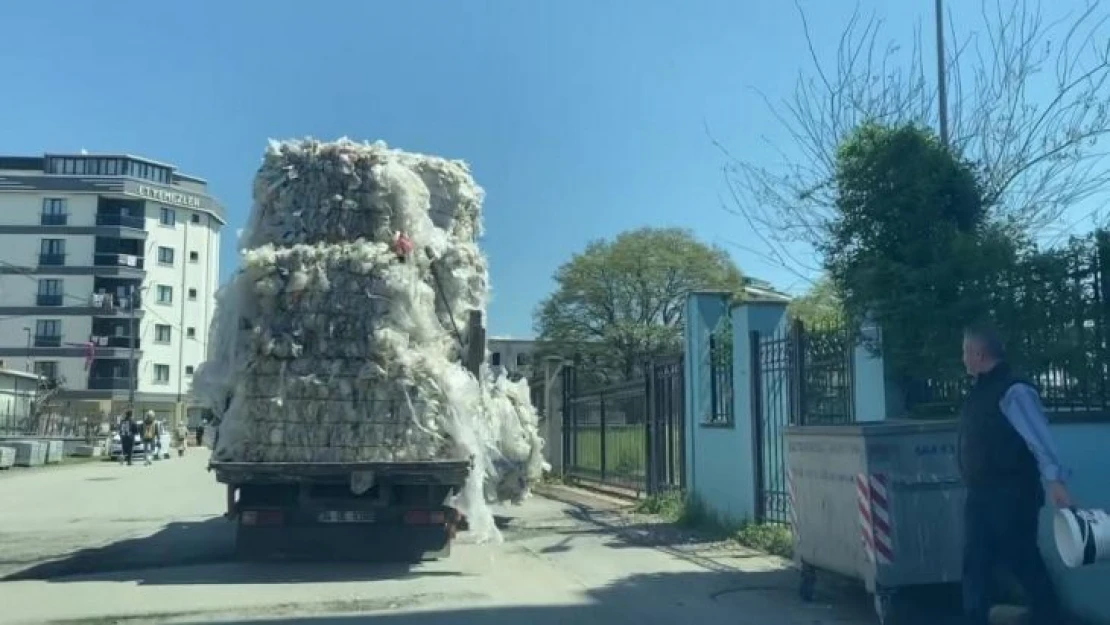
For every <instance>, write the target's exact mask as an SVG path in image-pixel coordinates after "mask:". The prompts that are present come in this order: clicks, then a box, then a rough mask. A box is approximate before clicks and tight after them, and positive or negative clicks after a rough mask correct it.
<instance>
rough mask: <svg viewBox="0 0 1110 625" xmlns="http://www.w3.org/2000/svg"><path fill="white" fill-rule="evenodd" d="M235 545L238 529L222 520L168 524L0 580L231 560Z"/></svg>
mask: <svg viewBox="0 0 1110 625" xmlns="http://www.w3.org/2000/svg"><path fill="white" fill-rule="evenodd" d="M234 546H235V528H234V526H233V525H232V524H231V523H229V522H228V521H227V520H226V519H224V518H222V517H213V518H210V519H205V520H203V521H189V522H175V523H169V524H168V525H166V526H164V527H163V528H162V529H161V530H159V531H157V532H155V533H154V534H151V535H149V536H141V537H137V538H129V539H125V540H120V541H116V542H113V543H110V544H108V545H104V546H100V547H90V548H87V549H81V550H78V551H75V552H73V553H71V554H69V555H67V556H65V557H63V558H58V559H55V560H51V561H48V562H42V563H38V564H34V565H32V566H30V567H28V568H25V569H21V570H18V571H15V572H12V573H8V574H7V575H5V576H4V577H2V578H0V581H3V582H10V581H21V580H51V581H66V580H65V579H64V578H66V577H69V576H75V575H93V574H99V573H112V572H118V571H130V570H141V569H145V568H158V567H166V566H188V565H191V564H212V563H218V562H226V561H228V560H229V559H230V558H231V556H232V554H233V552H234Z"/></svg>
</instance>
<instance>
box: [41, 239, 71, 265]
mask: <svg viewBox="0 0 1110 625" xmlns="http://www.w3.org/2000/svg"><path fill="white" fill-rule="evenodd" d="M39 264H40V265H53V266H58V265H64V264H66V240H65V239H43V240H42V242H41V243H40V244H39Z"/></svg>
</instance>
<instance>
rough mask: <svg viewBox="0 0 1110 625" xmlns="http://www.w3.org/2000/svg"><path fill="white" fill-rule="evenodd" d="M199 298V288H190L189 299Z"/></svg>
mask: <svg viewBox="0 0 1110 625" xmlns="http://www.w3.org/2000/svg"><path fill="white" fill-rule="evenodd" d="M196 298H197V290H196V289H189V299H191V300H195V299H196Z"/></svg>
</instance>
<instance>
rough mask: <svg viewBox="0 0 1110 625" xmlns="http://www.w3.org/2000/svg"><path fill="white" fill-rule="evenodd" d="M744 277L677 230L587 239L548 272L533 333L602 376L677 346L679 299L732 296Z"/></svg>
mask: <svg viewBox="0 0 1110 625" xmlns="http://www.w3.org/2000/svg"><path fill="white" fill-rule="evenodd" d="M743 287H744V277H743V275H742V274H741V273H740V270H739V269H738V268H737V267H736V265H735V264H734V263H733V262H732V260H731V258H730V257H729V255H728V253H727V252H725V251H724V250H723V249H721V248H719V247H717V246H713V245H708V244H705V243H703V242H701V241H699V240H697V238H695V237H694V235H693V234H692V233H691V232H689V231H687V230H683V229H678V228H641V229H638V230H632V231H629V232H625V233H622V234H620V235H618V236H617V237H616V238H614V239H612V240H599V241H593V242H591V243H590V244H589V245H587V246H586V249H585V250H584V251H582V252H581V253H578V254H575V255H574V256H573V257H572V258H571V259H570V260H569V261H568V262H567V263H565V264H564V265H563V266H561V267H560V268H559V269H558V271H557V272H556V273H555V291H554V292H553V293H552V294H551V295H550V296H548V297H547V298H546V299H545V300H543V302H541V303H540V305H539V307H538V308H537V310H536V313H535V329H536V333H537V335H538V336H539V339H540V340H541V341H543V342H545V343H546V344H547V345H549V346H551V347H549V351H552V352H555V353H558V354H559V355H562V356H564V357H570V356H572V355H574V354H576V353H584V354H586V355H587V356H588V357H590V358H592V359H593V361H594V362H595V363H596V368H597V369H599V370H601V371H603V372H604V376H605V377H606V378H627V377H629V376H631V375H633V374H634V373H635V372H636V371H637V370H638V368H639V367H640V365H641V364H642V363H643V362H644V361H645V360H647V359H650V358H653V357H656V356H660V355H663V354H667V353H672V352H674V351H677V350H678V349H680V348H681V344H682V322H683V313H684V311H685V305H686V294H687V293H689V292H690V291H697V290H722V291H727V292H729V293H733V294H735V296H736V297H739V296H740V295H741V294H742V293H743Z"/></svg>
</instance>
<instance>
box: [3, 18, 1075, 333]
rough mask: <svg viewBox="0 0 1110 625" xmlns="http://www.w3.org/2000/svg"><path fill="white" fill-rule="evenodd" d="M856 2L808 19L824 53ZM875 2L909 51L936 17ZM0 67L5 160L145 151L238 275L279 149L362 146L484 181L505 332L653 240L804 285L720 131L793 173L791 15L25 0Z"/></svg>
mask: <svg viewBox="0 0 1110 625" xmlns="http://www.w3.org/2000/svg"><path fill="white" fill-rule="evenodd" d="M856 4H857V3H856V2H855V0H826V1H822V2H816V1H813V0H810V1H808V2H803V6H805V7H806V11H807V15H808V16H809V18H810V19H811V21H812V23H813V24H814V25H815V27H816V28H818V29H820V33H819V40H818V44H819V46H821V49H822V50H827V51H828V52H830V53H831V52H832V50H833V46H834V45H835V40H836V37H837V36H838V34H839V32H840V29H841V28H842V26H843V25H844V24H845V23H846V21H847V19H848V18H849V16H850V14H851V12H852V10H853V8H855V7H856ZM953 4H955V3H953ZM1064 4H1075V3H1074V2H1071V3H1067V2H1065V3H1064ZM884 5H891V6H886V7H884ZM893 5H897V8H894V7H893ZM861 6H862V8H863V9H864V10H865V11H866V10H870V9H871V8H872V7H879V8H880V10H881V12H882V14H883V15H884V16H885V18H886V19H887V25H886V28H887V32H888V34H890V35H891V36H892V37H893V36H903V35H904V36H905V37H906V39H907V41H908V40H909V37H910V36H911V35H912V29H913V26H914V23H915V22H916V21H917V20H921V19H931V11H932V6H933V2H932V0H912V1H911V0H903V1H899V2H889V3H883V2H878V1H877V0H876V1H873V2H866V1H865V2H862V3H861ZM961 10H962V9H961ZM957 17H960V14H957ZM926 32H929V31H926ZM0 62H2V67H3V68H4V77H3V82H2V83H0V84H3V95H2V97H0V152H5V153H27V154H39V153H42V152H44V151H76V150H79V149H82V148H84V149H88V150H89V151H94V152H114V151H119V152H130V153H136V154H141V155H145V156H149V157H151V158H155V159H159V160H163V161H168V162H172V163H175V164H177V165H178V166H179V167H180V168H181V169H182V170H183V171H185V172H187V173H191V174H195V175H199V176H202V177H205V178H207V179H208V180H209V182H210V184H211V186H212V189H213V192H214V193H215V194H216V195H217V196H218V197H219V198H220V199H221V200H222V201H223V202H224V203H225V204H226V205H227V207H228V209H229V215H230V224H229V225H228V228H227V229H226V231H225V233H224V254H223V258H222V273H223V275H224V276H225V277H226V276H228V275H229V274H230V273H231V272H232V271H233V270H234V268H235V265H236V263H237V258H236V253H235V250H234V232H235V229H236V228H238V227H240V226H241V225H242V223H243V222H244V219H245V216H246V214H247V211H248V210H249V206H250V183H251V178H252V176H253V174H254V171H255V169H256V168H257V166H258V163H259V160H260V156H261V154H262V151H263V149H264V147H265V143H266V140H267V139H268V138H287V137H296V136H304V135H313V136H317V137H321V138H336V137H339V136H343V135H346V136H350V137H352V138H356V139H384V140H385V141H387V142H388V143H390V144H391V145H394V146H396V147H401V148H404V149H410V150H416V151H426V152H433V153H437V154H441V155H445V156H450V157H455V158H463V159H465V160H467V161H469V162H470V163H471V165H472V167H473V169H474V173H475V175H476V177H477V178H478V181H479V183H480V184H481V185H482V186H483V187H484V188H485V189H486V192H487V203H486V217H485V222H486V236H485V239H484V242H483V245H484V247H485V250H486V252H487V253H488V255H489V257H490V262H491V272H492V283H493V288H494V299H493V302H492V304H491V310H490V323H491V331H492V332H493V333H495V334H502V335H504V334H510V335H517V336H525V335H530V334H531V328H532V323H531V313H532V311H533V309H534V307H535V305H536V304H537V302H538V301H539V300H540V299H541V298H542V297H543V296H544V295H546V294H547V293H548V292H549V291H550V289H551V288H552V281H551V275H552V273H553V272H554V271H555V269H556V268H557V267H558V265H559V264H561V263H562V262H564V261H566V260H567V259H568V258H569V257H570V255H571V254H572V253H574V252H576V251H578V250H580V249H581V248H582V247H584V246H585V244H586V243H587V242H588V241H589V240H591V239H595V238H598V237H608V236H612V235H614V234H616V233H618V232H620V231H621V230H624V229H628V228H634V227H638V226H643V225H655V226H682V227H688V228H691V229H693V230H694V231H695V232H696V233H697V234H698V235H699V236H701V237H702V238H704V239H705V240H708V241H712V242H715V243H719V244H721V245H724V246H726V247H728V248H729V249H731V250H732V251H733V253H734V255H735V258H736V261H737V263H738V264H739V265H740V267H741V268H742V269H743V270H744V271H745V272H747V273H750V274H753V275H757V276H760V277H763V278H766V279H770V280H771V281H772V282H774V283H776V284H777V285H778V286H780V287H781V288H788V289H795V290H797V289H800V288H804V286H805V285H804V283H799V281H798V279H797V278H796V277H795V276H794V275H792V274H791V273H790V272H788V271H786V270H784V269H782V268H780V267H776V266H775V265H774V264H773V263H768V262H767V261H766V260H765V259H764V258H762V257H761V255H760V254H757V253H753V252H750V251H745V250H742V249H740V248H738V247H735V246H734V244H737V243H738V244H740V245H742V246H745V247H754V248H756V249H758V248H759V244H758V243H757V242H756V241H755V239H754V237H753V236H752V233H751V232H749V231H748V229H747V226H746V224H745V223H744V221H743V220H742V219H740V218H739V217H737V216H735V215H732V214H730V213H729V212H727V211H726V210H725V209H724V208H723V205H722V200H721V198H722V194H723V193H724V191H725V187H724V184H723V182H722V178H721V174H720V166H721V165H722V162H723V158H722V157H721V155H720V153H719V152H718V151H717V149H716V148H714V147H713V146H712V145H711V143H710V140H709V137H708V136H707V134H706V127H707V126H708V127H709V128H711V129H712V132H713V135H714V136H715V137H716V138H718V139H720V140H721V141H723V142H724V143H725V144H726V145H727V146H728V147H729V148H730V149H731V150H733V151H734V152H736V153H739V154H742V155H743V156H744V157H745V158H748V159H755V160H759V159H763V158H768V159H769V158H772V157H773V154H772V153H771V152H770V151H769V150H768V148H766V147H765V144H764V142H763V141H762V139H761V137H763V136H768V137H769V138H770V139H771V140H772V141H777V142H779V143H780V145H787V149H789V147H788V144H786V143H785V142H784V138H783V137H781V136H780V135H777V134H776V132H775V123H774V120H773V117H772V116H771V114H770V112H769V111H768V110H767V108H766V106H765V105H764V103H763V101H762V100H761V99H760V98H759V97H758V96H757V95H756V93H755V92H754V91H753V88H755V89H758V90H760V91H762V92H764V93H766V94H768V95H769V96H771V97H772V98H779V97H784V96H786V95H788V93H789V91H790V90H791V88H792V86H793V83H794V81H795V79H796V75H797V72H798V70H799V69H803V68H809V67H811V62H810V59H809V56H808V53H807V51H806V48H805V42H804V39H803V36H802V31H801V27H800V22H799V19H798V14H797V11H796V9H795V7H794V4H793V3H792V2H789V1H787V0H745V1H737V0H691V1H689V2H677V1H672V0H635V1H633V0H592V1H588V0H563V1H559V2H555V1H546V0H545V1H541V0H531V1H523V0H477V1H468V2H449V1H446V0H443V1H438V2H433V1H430V0H409V1H405V2H384V1H377V0H374V1H370V0H342V1H341V0H314V1H312V2H307V1H292V0H268V1H267V2H265V3H261V2H259V3H255V2H215V1H212V0H192V1H190V2H174V3H170V2H149V1H144V2H138V1H134V0H123V1H116V2H111V3H107V2H83V1H79V0H64V1H55V2H50V3H39V2H14V3H10V6H6V7H5V18H4V21H3V22H0Z"/></svg>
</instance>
